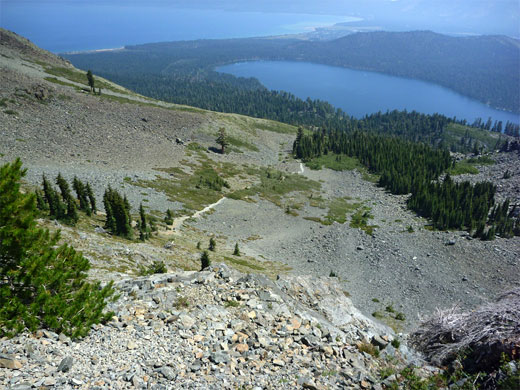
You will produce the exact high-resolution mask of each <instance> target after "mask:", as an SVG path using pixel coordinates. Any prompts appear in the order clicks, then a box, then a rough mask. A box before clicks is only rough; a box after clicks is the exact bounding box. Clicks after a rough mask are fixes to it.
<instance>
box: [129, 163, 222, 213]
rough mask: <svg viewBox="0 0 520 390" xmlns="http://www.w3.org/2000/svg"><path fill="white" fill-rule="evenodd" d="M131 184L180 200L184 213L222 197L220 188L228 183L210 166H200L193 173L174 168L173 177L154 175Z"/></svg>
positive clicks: (176, 200)
mask: <svg viewBox="0 0 520 390" xmlns="http://www.w3.org/2000/svg"><path fill="white" fill-rule="evenodd" d="M132 184H133V185H137V186H141V187H143V188H153V189H154V190H156V191H159V192H163V193H164V194H165V195H166V196H168V199H169V200H170V201H172V202H180V203H182V204H183V205H184V208H185V209H186V214H191V211H196V210H200V209H202V208H204V207H205V206H207V205H209V204H211V203H215V202H216V201H218V200H219V199H220V198H222V196H223V193H222V190H223V188H225V187H229V184H227V182H226V181H225V180H224V179H223V178H221V177H220V176H219V174H218V173H217V172H216V171H215V170H214V169H212V168H205V167H201V168H199V169H197V170H196V171H195V172H194V173H193V175H190V174H188V173H186V172H184V171H182V170H176V177H175V178H165V177H162V176H159V175H158V176H156V178H155V179H154V180H138V181H136V182H132Z"/></svg>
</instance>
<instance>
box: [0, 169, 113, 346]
mask: <svg viewBox="0 0 520 390" xmlns="http://www.w3.org/2000/svg"><path fill="white" fill-rule="evenodd" d="M21 166H22V163H21V161H20V160H19V159H17V160H16V161H14V162H13V163H12V164H6V165H3V166H2V167H1V168H0V302H2V305H1V306H0V337H3V336H12V335H14V334H16V333H19V332H22V331H24V330H25V329H28V330H29V331H34V330H36V329H38V328H42V327H43V328H48V329H52V330H53V331H55V332H57V333H65V334H67V335H70V336H72V337H78V336H84V335H86V334H87V333H88V331H89V329H90V327H91V325H92V324H95V323H99V322H100V321H105V320H108V318H110V317H111V316H112V313H106V314H103V309H104V308H105V306H106V304H107V300H114V299H115V297H114V290H113V288H112V282H110V283H108V284H107V285H106V286H105V287H103V288H101V287H100V283H99V282H97V283H88V282H87V281H86V279H87V271H88V269H89V268H90V263H89V261H88V260H87V259H86V258H85V257H83V256H82V255H81V254H80V253H78V252H76V251H75V250H74V248H72V247H71V246H69V245H67V244H63V245H61V246H57V243H58V241H59V238H60V235H59V232H58V233H56V234H54V235H51V234H50V233H49V231H48V230H46V229H40V228H38V227H37V225H36V221H35V218H36V216H37V214H38V211H37V210H36V198H35V195H34V194H22V193H21V192H20V180H21V178H22V177H23V176H24V175H25V172H26V170H22V169H21Z"/></svg>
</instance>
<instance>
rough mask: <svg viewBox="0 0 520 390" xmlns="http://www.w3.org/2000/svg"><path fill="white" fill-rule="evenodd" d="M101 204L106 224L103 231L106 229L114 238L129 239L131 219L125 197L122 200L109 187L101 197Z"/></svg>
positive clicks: (117, 193)
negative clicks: (103, 206) (103, 207)
mask: <svg viewBox="0 0 520 390" xmlns="http://www.w3.org/2000/svg"><path fill="white" fill-rule="evenodd" d="M103 204H104V205H105V212H106V222H105V229H108V230H109V231H110V232H111V233H113V234H115V235H116V236H121V237H125V238H128V239H131V238H132V237H133V233H132V226H131V223H132V218H131V216H130V204H129V202H128V199H127V198H126V196H125V197H124V198H123V197H121V195H120V194H119V192H117V190H114V189H112V188H111V187H110V186H109V187H108V189H107V190H106V191H105V194H104V196H103Z"/></svg>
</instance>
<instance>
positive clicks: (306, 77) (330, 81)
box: [217, 61, 520, 124]
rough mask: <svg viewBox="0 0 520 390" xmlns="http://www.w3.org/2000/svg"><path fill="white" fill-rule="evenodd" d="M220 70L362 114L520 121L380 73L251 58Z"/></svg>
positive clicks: (429, 86)
mask: <svg viewBox="0 0 520 390" xmlns="http://www.w3.org/2000/svg"><path fill="white" fill-rule="evenodd" d="M217 71H219V72H224V73H230V74H232V75H234V76H237V77H255V78H257V79H258V80H259V81H260V82H261V83H262V84H263V85H264V86H265V87H267V88H268V89H271V90H278V91H281V90H283V91H287V92H290V93H292V94H294V95H295V96H297V97H299V98H301V99H307V97H310V98H311V99H320V100H325V101H328V102H329V103H331V104H332V105H333V106H335V107H337V108H341V109H342V110H343V111H345V112H346V113H347V114H349V115H352V116H354V117H356V118H361V117H363V116H364V115H366V114H371V113H374V112H378V111H381V112H386V111H387V110H390V111H391V110H394V109H397V110H404V109H406V110H408V111H412V110H415V111H418V112H422V113H428V114H433V113H440V114H443V115H446V116H448V117H450V118H452V117H454V116H456V117H457V119H466V120H468V121H469V122H473V121H474V120H475V119H476V118H479V117H480V118H483V119H484V120H487V118H489V117H491V118H492V119H493V120H499V121H503V122H504V124H505V122H507V121H510V122H514V123H519V122H520V115H517V114H512V113H509V112H506V111H500V110H495V109H493V108H491V107H489V106H487V105H485V104H482V103H480V102H478V101H476V100H473V99H470V98H468V97H465V96H462V95H460V94H458V93H457V92H454V91H452V90H450V89H448V88H444V87H441V86H438V85H436V84H432V83H428V82H424V81H419V80H413V79H406V78H402V77H395V76H388V75H385V74H381V73H375V72H367V71H360V70H352V69H346V68H339V67H334V66H327V65H319V64H312V63H308V62H290V61H252V62H242V63H236V64H231V65H225V66H221V67H219V68H217Z"/></svg>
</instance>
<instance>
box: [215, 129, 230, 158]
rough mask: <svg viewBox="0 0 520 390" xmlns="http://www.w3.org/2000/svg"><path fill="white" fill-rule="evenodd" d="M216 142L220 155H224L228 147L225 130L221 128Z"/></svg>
mask: <svg viewBox="0 0 520 390" xmlns="http://www.w3.org/2000/svg"><path fill="white" fill-rule="evenodd" d="M216 142H217V144H219V145H220V153H222V154H224V153H225V152H226V146H228V145H229V140H228V136H227V134H226V129H224V128H223V127H221V128H220V129H219V130H218V135H217V140H216Z"/></svg>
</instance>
